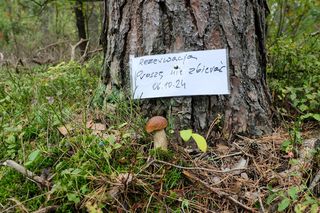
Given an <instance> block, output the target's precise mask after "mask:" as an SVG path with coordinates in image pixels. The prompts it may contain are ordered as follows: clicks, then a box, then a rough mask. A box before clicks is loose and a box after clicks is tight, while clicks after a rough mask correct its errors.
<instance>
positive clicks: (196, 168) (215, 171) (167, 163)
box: [154, 160, 247, 173]
mask: <svg viewBox="0 0 320 213" xmlns="http://www.w3.org/2000/svg"><path fill="white" fill-rule="evenodd" d="M154 162H158V163H162V164H166V165H169V166H173V167H176V168H178V169H186V170H203V171H207V172H214V173H229V172H234V171H239V170H246V169H247V168H234V169H230V170H225V171H222V170H215V169H209V168H204V167H185V166H179V165H176V164H172V163H169V162H166V161H162V160H154Z"/></svg>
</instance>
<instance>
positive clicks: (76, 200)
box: [67, 193, 80, 203]
mask: <svg viewBox="0 0 320 213" xmlns="http://www.w3.org/2000/svg"><path fill="white" fill-rule="evenodd" d="M67 197H68V200H69V201H72V202H74V203H79V202H80V198H79V196H78V195H76V194H74V193H68V194H67Z"/></svg>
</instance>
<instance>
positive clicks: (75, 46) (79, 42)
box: [70, 38, 88, 61]
mask: <svg viewBox="0 0 320 213" xmlns="http://www.w3.org/2000/svg"><path fill="white" fill-rule="evenodd" d="M86 41H88V39H83V38H81V39H80V41H78V43H76V44H75V45H72V44H70V46H71V58H70V60H71V61H73V60H74V59H75V55H76V48H77V47H78V46H79V45H80V44H82V43H83V42H86Z"/></svg>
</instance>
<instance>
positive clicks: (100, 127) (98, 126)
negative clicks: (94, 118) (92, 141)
mask: <svg viewBox="0 0 320 213" xmlns="http://www.w3.org/2000/svg"><path fill="white" fill-rule="evenodd" d="M90 129H92V130H97V131H104V130H106V129H107V127H106V125H105V124H102V123H94V124H92V126H91V127H90Z"/></svg>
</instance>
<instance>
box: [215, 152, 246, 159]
mask: <svg viewBox="0 0 320 213" xmlns="http://www.w3.org/2000/svg"><path fill="white" fill-rule="evenodd" d="M241 154H243V153H242V152H235V153H231V154H228V155H221V156H218V157H215V158H213V159H212V160H219V159H222V158H227V157H233V156H236V155H241Z"/></svg>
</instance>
